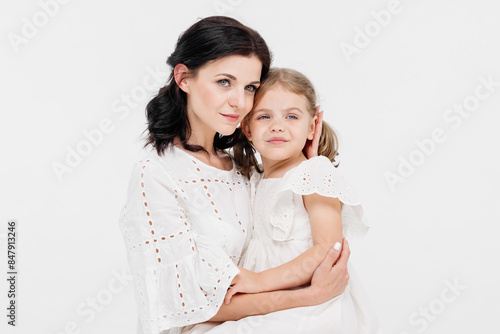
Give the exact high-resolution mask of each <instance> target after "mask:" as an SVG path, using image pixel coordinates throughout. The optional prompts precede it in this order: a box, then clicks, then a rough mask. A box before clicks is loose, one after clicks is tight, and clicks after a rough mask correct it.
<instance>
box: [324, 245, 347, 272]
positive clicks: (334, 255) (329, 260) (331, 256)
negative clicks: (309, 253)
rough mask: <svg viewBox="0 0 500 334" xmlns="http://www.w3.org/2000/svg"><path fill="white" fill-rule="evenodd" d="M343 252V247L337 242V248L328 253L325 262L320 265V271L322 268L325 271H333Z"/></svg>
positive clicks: (334, 247)
mask: <svg viewBox="0 0 500 334" xmlns="http://www.w3.org/2000/svg"><path fill="white" fill-rule="evenodd" d="M340 250H341V245H340V242H337V243H336V244H335V246H333V247H332V248H330V250H329V251H328V253H327V254H326V256H325V258H324V260H323V261H322V262H321V264H320V265H319V267H318V269H319V268H321V269H323V270H325V269H328V270H330V269H332V267H333V264H334V263H335V262H336V261H337V260H338V258H339V256H340V255H341V253H340Z"/></svg>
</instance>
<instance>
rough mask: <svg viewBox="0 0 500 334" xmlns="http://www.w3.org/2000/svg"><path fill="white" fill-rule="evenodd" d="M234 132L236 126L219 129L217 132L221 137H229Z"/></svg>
mask: <svg viewBox="0 0 500 334" xmlns="http://www.w3.org/2000/svg"><path fill="white" fill-rule="evenodd" d="M234 131H236V125H235V126H225V127H221V128H220V129H219V130H218V131H217V132H218V133H220V134H221V135H223V136H230V135H232V134H233V133H234Z"/></svg>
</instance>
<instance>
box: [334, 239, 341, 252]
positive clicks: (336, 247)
mask: <svg viewBox="0 0 500 334" xmlns="http://www.w3.org/2000/svg"><path fill="white" fill-rule="evenodd" d="M340 246H341V245H340V242H338V241H337V242H336V243H335V246H333V248H334V249H335V250H340Z"/></svg>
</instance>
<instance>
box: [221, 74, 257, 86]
mask: <svg viewBox="0 0 500 334" xmlns="http://www.w3.org/2000/svg"><path fill="white" fill-rule="evenodd" d="M219 75H224V76H226V77H228V78H229V79H231V80H235V81H236V80H237V79H236V77H235V76H234V75H232V74H229V73H219V74H216V75H214V76H215V77H216V76H219ZM259 84H260V81H252V82H250V83H249V85H259Z"/></svg>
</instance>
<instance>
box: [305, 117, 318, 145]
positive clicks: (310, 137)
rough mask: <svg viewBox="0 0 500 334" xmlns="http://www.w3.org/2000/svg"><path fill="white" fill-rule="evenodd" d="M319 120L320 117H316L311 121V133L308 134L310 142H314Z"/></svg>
mask: <svg viewBox="0 0 500 334" xmlns="http://www.w3.org/2000/svg"><path fill="white" fill-rule="evenodd" d="M317 118H318V116H317V115H314V117H313V118H312V120H311V124H309V132H308V133H307V139H308V140H313V138H314V130H316V119H317Z"/></svg>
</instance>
